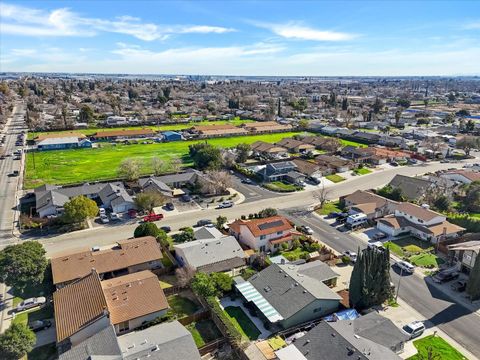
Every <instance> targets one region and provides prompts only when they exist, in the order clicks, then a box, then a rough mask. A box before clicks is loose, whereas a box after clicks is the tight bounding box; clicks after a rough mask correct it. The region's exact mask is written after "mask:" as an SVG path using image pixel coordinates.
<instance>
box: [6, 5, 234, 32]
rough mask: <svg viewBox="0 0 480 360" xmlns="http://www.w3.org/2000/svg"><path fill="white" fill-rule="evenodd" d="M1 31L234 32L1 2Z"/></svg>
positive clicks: (220, 28) (217, 28)
mask: <svg viewBox="0 0 480 360" xmlns="http://www.w3.org/2000/svg"><path fill="white" fill-rule="evenodd" d="M0 22H1V31H2V33H4V34H13V35H23V36H41V37H45V36H93V35H96V34H97V33H99V32H112V33H119V34H125V35H130V36H133V37H135V38H137V39H140V40H144V41H153V40H165V39H167V38H168V37H169V36H171V35H173V34H189V33H200V34H207V33H215V34H222V33H227V32H232V31H235V29H232V28H225V27H220V26H209V25H176V26H160V25H157V24H153V23H143V22H142V21H141V19H140V18H137V17H133V16H128V15H125V16H119V17H117V18H115V19H114V20H107V19H98V18H88V17H82V16H80V15H79V14H77V13H74V12H72V11H70V10H69V9H66V8H60V9H55V10H52V11H44V10H39V9H33V8H28V7H23V6H17V5H12V4H4V3H0Z"/></svg>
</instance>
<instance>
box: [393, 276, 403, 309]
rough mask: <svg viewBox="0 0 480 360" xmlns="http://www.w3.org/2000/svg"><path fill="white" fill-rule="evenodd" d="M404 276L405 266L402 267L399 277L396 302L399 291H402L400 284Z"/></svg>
mask: <svg viewBox="0 0 480 360" xmlns="http://www.w3.org/2000/svg"><path fill="white" fill-rule="evenodd" d="M402 277H403V268H402V267H401V268H400V278H399V279H398V285H397V295H395V302H397V300H398V293H399V291H400V284H401V282H402Z"/></svg>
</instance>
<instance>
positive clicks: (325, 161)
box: [315, 154, 355, 173]
mask: <svg viewBox="0 0 480 360" xmlns="http://www.w3.org/2000/svg"><path fill="white" fill-rule="evenodd" d="M315 162H316V163H317V164H319V165H321V166H325V167H329V168H331V169H333V170H334V171H335V172H337V173H342V172H346V171H349V170H352V169H353V168H354V167H355V164H354V163H353V162H352V161H349V160H345V159H342V158H341V157H338V156H331V155H323V154H322V155H318V156H317V157H316V158H315Z"/></svg>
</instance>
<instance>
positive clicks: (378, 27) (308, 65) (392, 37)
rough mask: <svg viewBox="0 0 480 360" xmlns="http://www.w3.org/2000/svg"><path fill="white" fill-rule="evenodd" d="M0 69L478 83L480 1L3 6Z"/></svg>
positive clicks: (7, 3) (27, 3) (47, 3)
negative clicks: (449, 78) (431, 78)
mask: <svg viewBox="0 0 480 360" xmlns="http://www.w3.org/2000/svg"><path fill="white" fill-rule="evenodd" d="M0 6H1V8H0V71H42V72H43V71H51V72H97V73H136V74H138V73H150V74H212V75H215V74H226V75H228V74H230V75H278V76H281V75H306V76H308V75H310V76H313V75H319V76H321V75H325V76H328V75H346V76H348V75H356V76H361V75H390V76H396V75H470V74H480V2H479V1H450V2H448V1H444V2H436V1H423V2H422V1H406V2H401V1H390V2H386V1H385V2H381V1H371V2H368V1H349V2H348V1H345V2H341V1H335V2H328V1H305V2H301V1H292V2H289V1H273V0H269V1H210V2H202V1H170V2H169V1H113V0H112V1H101V0H98V1H2V2H0Z"/></svg>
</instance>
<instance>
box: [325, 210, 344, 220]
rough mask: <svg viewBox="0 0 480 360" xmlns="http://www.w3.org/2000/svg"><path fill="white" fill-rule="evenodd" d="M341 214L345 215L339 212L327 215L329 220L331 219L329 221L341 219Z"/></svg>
mask: <svg viewBox="0 0 480 360" xmlns="http://www.w3.org/2000/svg"><path fill="white" fill-rule="evenodd" d="M341 214H343V213H341V212H337V211H332V212H331V213H329V214H328V215H327V218H329V219H335V218H337V217H339V216H340V215H341Z"/></svg>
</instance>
